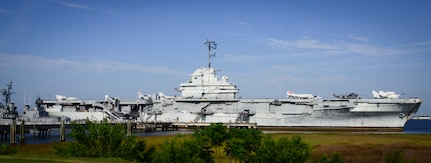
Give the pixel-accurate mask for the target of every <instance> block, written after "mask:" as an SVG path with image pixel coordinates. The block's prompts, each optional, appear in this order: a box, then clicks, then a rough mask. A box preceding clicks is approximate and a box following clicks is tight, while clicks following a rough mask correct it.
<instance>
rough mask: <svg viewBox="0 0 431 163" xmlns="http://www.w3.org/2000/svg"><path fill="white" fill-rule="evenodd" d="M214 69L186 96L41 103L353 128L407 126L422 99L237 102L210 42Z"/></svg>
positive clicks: (78, 114) (71, 109) (151, 116)
mask: <svg viewBox="0 0 431 163" xmlns="http://www.w3.org/2000/svg"><path fill="white" fill-rule="evenodd" d="M205 45H207V46H208V67H201V68H198V69H196V70H195V71H194V72H193V73H192V74H190V78H189V80H188V81H186V82H184V83H181V84H180V87H179V88H178V91H180V93H181V95H180V96H166V95H164V94H163V93H158V94H153V95H142V93H140V92H139V93H138V95H139V98H138V99H132V100H123V99H120V98H109V97H106V98H105V99H103V100H91V101H85V100H79V99H75V98H73V99H71V100H67V98H63V99H57V100H43V101H42V102H41V103H40V104H41V106H43V107H45V110H46V111H47V112H48V113H49V115H50V116H66V117H68V118H71V120H77V119H83V118H89V119H93V120H101V119H103V118H109V119H112V120H116V121H120V120H124V119H130V118H131V119H136V120H137V121H143V122H148V121H157V122H184V123H216V122H222V123H245V122H248V123H256V124H257V126H269V127H271V126H274V127H352V128H361V127H364V128H369V127H371V128H402V127H404V124H405V123H406V121H407V120H409V119H410V118H412V116H413V115H414V114H415V113H416V112H417V111H418V109H419V107H420V105H421V103H422V100H421V99H419V98H399V94H396V93H395V92H388V93H385V92H383V91H381V92H375V91H373V94H374V97H373V98H368V99H366V98H362V97H360V96H358V95H356V94H350V95H345V96H335V97H334V98H327V99H326V98H320V97H316V96H314V95H311V94H295V93H292V92H288V93H287V94H286V95H287V96H286V97H285V98H281V99H269V98H259V99H243V98H237V97H236V95H237V94H238V93H239V89H238V88H237V86H236V85H234V84H233V83H231V82H229V80H228V77H226V76H222V77H219V76H217V74H216V72H218V71H217V70H216V69H214V68H213V67H211V57H214V56H215V54H212V53H211V52H212V51H213V50H215V49H216V48H217V44H216V43H215V42H214V41H211V40H206V41H205Z"/></svg>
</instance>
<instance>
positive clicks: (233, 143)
mask: <svg viewBox="0 0 431 163" xmlns="http://www.w3.org/2000/svg"><path fill="white" fill-rule="evenodd" d="M228 133H229V139H228V140H227V141H226V145H225V148H224V150H225V153H226V155H227V156H228V158H229V159H230V160H232V159H238V160H240V161H245V162H248V161H252V160H254V159H255V157H254V156H255V155H254V154H255V152H256V150H257V149H258V147H259V146H260V144H261V140H262V132H261V131H260V130H254V129H238V128H231V129H229V132H228Z"/></svg>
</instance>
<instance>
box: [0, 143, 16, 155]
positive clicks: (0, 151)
mask: <svg viewBox="0 0 431 163" xmlns="http://www.w3.org/2000/svg"><path fill="white" fill-rule="evenodd" d="M15 153H17V149H16V148H13V147H11V146H10V145H8V144H6V143H3V144H2V145H0V155H8V154H15Z"/></svg>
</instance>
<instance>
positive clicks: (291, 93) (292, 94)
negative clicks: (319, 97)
mask: <svg viewBox="0 0 431 163" xmlns="http://www.w3.org/2000/svg"><path fill="white" fill-rule="evenodd" d="M287 97H292V98H295V99H312V98H316V96H314V95H312V94H295V93H293V92H291V91H287Z"/></svg>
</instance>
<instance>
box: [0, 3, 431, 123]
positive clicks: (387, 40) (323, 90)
mask: <svg viewBox="0 0 431 163" xmlns="http://www.w3.org/2000/svg"><path fill="white" fill-rule="evenodd" d="M430 9H431V1H425V0H424V1H398V0H395V1H393V0H381V1H374V0H369V1H350V0H347V1H332V0H325V1H311V0H310V1H308V0H306V1H299V0H295V1H271V0H270V1H249V0H247V1H246V0H238V1H223V0H222V1H187V0H186V1H148V0H146V1H117V0H103V1H102V0H95V1H79V0H76V1H70V0H38V1H33V0H29V1H26V0H22V1H13V0H4V1H0V20H1V21H0V85H1V88H5V86H6V84H7V83H8V82H9V81H10V80H13V82H14V92H15V94H14V95H13V100H14V101H15V103H17V105H18V107H19V109H20V110H22V105H23V103H24V102H26V103H28V102H29V101H30V103H31V104H33V103H34V100H35V99H36V97H37V96H40V97H41V98H43V99H54V98H55V95H56V94H61V95H66V96H72V97H77V98H80V99H103V97H104V95H109V96H112V97H122V98H136V92H137V91H141V92H143V93H144V94H154V93H158V92H163V93H165V94H168V95H179V92H175V91H174V88H175V87H178V86H179V84H180V83H182V82H185V81H187V80H188V77H189V74H190V73H192V72H193V71H194V70H195V69H196V68H198V67H205V66H207V57H208V56H207V47H205V45H204V44H203V42H204V40H205V39H211V40H215V41H216V42H217V44H218V49H217V50H216V53H217V56H216V57H215V58H212V66H213V67H215V68H217V69H220V70H221V71H220V72H219V75H220V76H221V75H226V76H228V77H229V79H230V81H231V82H233V83H235V84H237V86H238V88H239V89H240V94H239V96H242V97H244V98H284V97H286V92H287V91H289V90H290V91H293V92H296V93H312V94H314V95H317V96H321V97H332V94H333V93H337V94H340V93H350V92H355V93H357V94H359V95H361V96H363V97H372V94H371V91H372V90H383V91H395V92H398V93H403V94H404V95H403V96H402V97H420V98H422V99H423V100H424V103H423V105H422V107H421V109H420V111H419V114H425V115H429V114H431V104H430V103H431V93H430V92H431V86H430V85H429V84H430V83H431V77H430V75H431V55H430V52H431V30H430V29H431V21H430V19H429V18H430V17H431V10H430Z"/></svg>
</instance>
